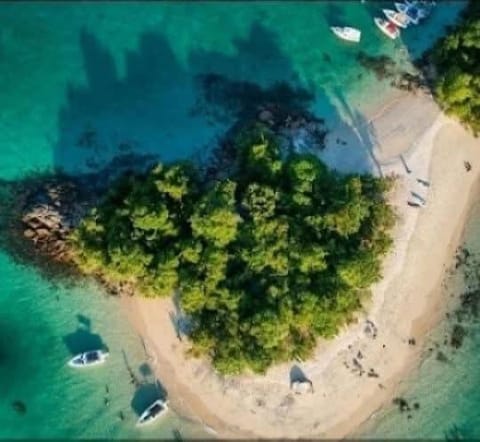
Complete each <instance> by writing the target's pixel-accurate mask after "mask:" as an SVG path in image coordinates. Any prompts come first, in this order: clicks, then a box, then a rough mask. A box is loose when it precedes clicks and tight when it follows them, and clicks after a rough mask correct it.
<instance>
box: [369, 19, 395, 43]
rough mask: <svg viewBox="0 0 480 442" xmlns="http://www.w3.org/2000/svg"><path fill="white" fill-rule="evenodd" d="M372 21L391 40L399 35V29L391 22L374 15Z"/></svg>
mask: <svg viewBox="0 0 480 442" xmlns="http://www.w3.org/2000/svg"><path fill="white" fill-rule="evenodd" d="M374 21H375V24H376V25H377V26H378V28H379V29H380V30H381V31H382V32H383V33H384V34H385V35H386V36H387V37H390V38H391V39H392V40H395V39H396V38H397V37H398V36H399V35H400V29H398V28H397V27H396V26H395V25H394V24H393V23H392V22H390V21H388V20H384V19H383V18H379V17H375V18H374Z"/></svg>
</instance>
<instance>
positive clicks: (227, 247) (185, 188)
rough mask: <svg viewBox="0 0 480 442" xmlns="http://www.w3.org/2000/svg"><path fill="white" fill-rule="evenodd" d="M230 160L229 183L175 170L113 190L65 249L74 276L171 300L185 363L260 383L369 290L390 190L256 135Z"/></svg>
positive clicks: (334, 325) (325, 333)
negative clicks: (196, 361)
mask: <svg viewBox="0 0 480 442" xmlns="http://www.w3.org/2000/svg"><path fill="white" fill-rule="evenodd" d="M236 152H237V158H236V159H235V160H234V161H235V167H234V170H235V172H234V173H232V175H231V176H229V177H228V178H225V179H222V180H217V181H214V182H206V181H205V180H202V179H201V175H200V173H199V172H198V171H197V170H196V169H195V168H194V167H193V166H192V165H190V164H186V163H176V164H172V165H168V166H164V165H158V166H157V167H155V168H153V169H152V170H150V171H149V173H147V174H145V175H137V176H129V177H124V178H123V179H122V180H121V181H119V182H118V183H117V184H116V185H115V186H114V187H113V188H112V189H111V191H110V193H109V194H108V196H107V197H106V199H105V200H104V202H103V203H102V204H101V205H99V206H98V207H97V208H96V209H95V210H93V211H92V213H91V214H90V215H89V216H88V217H87V218H86V219H84V220H83V222H82V223H81V225H80V226H79V228H78V229H77V230H76V231H75V233H74V235H73V238H72V243H73V247H74V250H75V251H76V253H75V261H76V263H77V264H78V266H79V267H80V268H81V269H82V270H83V271H85V272H87V273H100V274H102V276H103V277H105V278H106V279H107V280H113V281H129V282H132V283H134V284H135V286H136V287H137V288H138V290H139V291H140V292H141V293H143V294H144V295H145V296H168V295H172V293H174V292H175V291H177V292H178V294H179V299H180V303H181V307H182V309H183V310H184V312H185V313H186V314H187V315H188V317H189V318H190V319H191V327H192V329H191V334H190V338H191V341H192V353H193V354H194V355H208V356H209V357H211V359H212V361H213V363H214V365H215V367H216V368H217V369H218V370H219V371H220V372H222V373H239V372H241V371H243V370H245V369H252V370H254V371H256V372H263V371H264V370H265V369H266V368H267V367H268V366H269V365H271V364H272V363H274V362H278V361H285V360H290V359H292V358H301V359H304V358H307V357H308V356H309V355H310V354H311V352H312V350H313V348H314V346H315V342H316V338H317V337H320V336H322V337H332V336H333V335H335V333H336V332H337V331H338V328H339V327H340V326H341V325H342V324H344V323H345V322H346V321H348V320H349V319H351V317H352V313H353V312H354V311H355V310H356V309H358V308H359V306H360V302H361V299H362V296H364V295H365V294H366V293H367V290H366V289H367V288H368V286H369V285H371V284H372V283H373V282H375V281H377V280H378V279H379V277H380V264H381V257H382V256H383V255H384V254H385V253H386V251H387V250H388V248H389V246H390V245H391V238H390V236H389V230H390V228H391V227H392V225H393V223H394V215H393V212H392V210H391V208H390V206H389V205H388V204H387V203H386V202H385V200H384V194H385V192H386V191H387V190H388V189H389V187H390V185H391V180H389V179H378V178H374V177H371V176H358V175H349V176H341V175H339V174H337V173H335V172H332V171H329V170H327V168H326V166H325V165H324V164H323V163H322V162H321V161H320V160H319V159H318V158H317V157H315V156H313V155H299V154H293V153H291V154H288V155H286V154H282V152H281V151H280V149H279V146H278V144H277V143H276V140H275V139H274V138H273V137H272V136H267V135H266V134H265V133H264V131H263V129H261V128H259V127H257V128H255V129H253V130H250V131H248V132H244V133H243V134H242V135H241V136H239V137H238V139H237V141H236Z"/></svg>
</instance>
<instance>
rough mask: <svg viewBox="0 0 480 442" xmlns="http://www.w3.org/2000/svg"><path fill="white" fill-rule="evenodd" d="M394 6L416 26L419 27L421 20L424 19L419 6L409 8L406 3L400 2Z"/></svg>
mask: <svg viewBox="0 0 480 442" xmlns="http://www.w3.org/2000/svg"><path fill="white" fill-rule="evenodd" d="M394 4H395V8H396V10H397V11H398V12H403V13H404V14H406V15H407V16H408V18H409V19H410V21H411V22H412V23H413V24H414V25H418V24H419V23H420V19H422V18H424V14H423V13H421V12H420V9H419V8H418V7H417V6H409V5H406V4H405V3H399V2H395V3H394Z"/></svg>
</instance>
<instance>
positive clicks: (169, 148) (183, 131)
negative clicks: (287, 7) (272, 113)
mask: <svg viewBox="0 0 480 442" xmlns="http://www.w3.org/2000/svg"><path fill="white" fill-rule="evenodd" d="M79 42H80V47H81V52H82V55H83V64H84V67H85V78H86V83H85V84H77V83H76V82H72V83H70V84H69V85H68V87H67V88H66V94H65V103H64V105H63V106H62V108H61V109H60V111H59V113H58V135H57V137H56V141H55V144H54V163H55V169H56V171H63V172H64V174H65V175H66V176H75V177H76V179H78V180H80V181H79V182H80V183H81V187H85V188H86V189H88V191H89V192H90V191H91V190H92V189H96V190H98V196H99V197H100V196H101V193H102V192H104V191H106V190H107V189H108V184H109V182H110V181H111V180H113V179H115V178H116V177H117V176H118V175H119V174H121V173H126V171H135V170H139V169H143V168H145V167H146V166H145V165H146V164H152V163H153V162H154V161H157V160H161V161H164V162H169V161H172V160H177V159H185V158H188V159H195V160H197V159H202V157H205V158H207V159H208V157H209V153H210V152H211V151H212V150H213V149H214V148H216V147H217V146H218V145H219V144H220V141H221V140H222V139H223V137H224V136H225V134H226V133H227V135H228V133H229V129H231V128H232V127H234V126H235V124H237V123H240V124H242V123H243V122H244V119H246V120H248V119H250V118H254V117H255V116H256V113H257V112H258V110H259V107H260V106H262V105H266V104H267V105H274V106H280V107H283V108H286V109H288V110H289V111H292V112H295V111H298V110H312V109H315V110H316V109H320V110H321V114H319V115H318V116H319V117H327V116H328V121H334V122H342V124H343V128H342V132H343V133H349V134H353V133H354V132H355V130H354V127H353V126H354V125H358V124H360V125H363V123H364V122H363V121H362V115H360V114H359V113H358V112H357V113H356V114H355V113H354V111H351V115H353V116H354V118H352V119H351V120H352V121H350V122H348V121H346V120H344V119H343V117H342V115H341V114H340V110H341V108H342V106H343V108H348V109H349V107H348V104H346V99H345V98H344V97H342V98H343V101H344V103H343V105H342V104H339V103H338V100H337V103H335V102H333V101H332V98H335V97H331V96H329V95H328V94H327V93H325V91H323V90H318V88H317V89H316V88H315V87H313V86H312V84H307V81H305V80H301V77H300V75H299V74H298V72H297V71H296V69H295V68H294V67H293V64H292V61H291V59H290V57H289V55H288V54H287V53H285V52H284V51H283V50H282V49H281V47H280V45H279V42H278V37H277V36H276V35H275V34H274V33H273V32H271V31H269V30H268V29H266V28H265V27H264V26H262V24H260V23H258V22H255V23H253V24H252V26H251V28H250V31H249V33H248V34H247V36H246V37H245V38H242V39H236V40H234V41H233V51H232V52H231V53H228V54H225V53H221V52H217V51H206V50H203V49H192V51H191V52H190V53H189V54H188V55H187V57H186V63H184V62H180V61H179V59H178V57H177V56H176V54H175V53H174V51H173V49H172V47H171V46H170V44H169V42H168V40H167V38H166V37H165V36H164V35H162V34H160V33H158V32H144V33H142V34H141V35H140V37H139V42H138V46H137V47H136V48H135V49H133V50H129V51H127V52H126V53H125V74H124V75H120V73H119V72H118V69H117V67H116V65H115V61H114V58H113V55H112V53H111V52H110V51H109V50H108V49H107V48H106V47H105V46H104V45H102V43H101V42H100V41H99V40H98V39H97V38H96V36H95V34H94V33H93V32H91V31H89V30H87V29H83V30H82V32H81V33H80V36H79ZM328 129H329V127H327V130H328ZM371 135H372V134H371V133H369V132H368V131H364V132H363V133H360V136H357V137H356V138H354V137H353V135H352V136H351V137H350V138H352V139H353V140H354V145H353V146H350V148H351V150H349V155H344V150H342V149H343V148H342V147H341V146H340V145H339V146H336V145H335V144H334V143H333V144H334V145H333V146H332V147H330V148H329V149H327V150H326V151H325V152H323V153H322V152H315V153H320V155H321V156H322V158H323V159H324V160H325V161H326V163H327V164H328V165H329V166H332V167H335V168H337V166H338V165H340V166H341V165H342V164H343V163H348V164H350V163H349V161H347V160H348V158H349V157H350V155H353V154H354V157H355V162H354V164H353V166H354V167H352V168H346V170H341V168H339V170H340V171H345V172H352V171H357V170H359V169H360V170H362V171H363V170H365V171H369V170H374V168H375V165H374V164H373V165H372V158H371V153H370V152H369V150H368V149H366V148H365V147H364V146H368V145H369V144H371V140H370V139H369V137H371ZM307 147H308V146H307ZM346 158H347V160H346ZM8 184H12V183H8ZM10 187H12V188H13V189H22V187H23V182H22V180H19V181H16V182H14V183H13V186H10ZM17 224H18V225H19V229H21V227H22V226H21V223H18V220H17ZM20 236H23V231H20ZM0 245H1V246H3V244H0ZM8 247H10V245H8V244H7V245H6V248H7V250H8ZM14 247H15V246H12V251H13V248H14Z"/></svg>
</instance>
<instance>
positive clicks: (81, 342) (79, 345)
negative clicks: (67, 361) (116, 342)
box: [63, 314, 108, 355]
mask: <svg viewBox="0 0 480 442" xmlns="http://www.w3.org/2000/svg"><path fill="white" fill-rule="evenodd" d="M77 321H78V324H77V329H76V330H75V331H74V332H72V333H70V334H68V335H66V336H64V337H63V342H64V344H65V345H66V347H67V349H68V351H69V352H70V353H71V354H72V355H76V354H78V353H83V352H86V351H90V350H97V349H103V350H108V347H107V346H106V344H105V343H104V342H103V339H102V337H101V336H100V335H99V334H97V333H93V332H92V324H91V320H90V318H88V317H86V316H84V315H82V314H78V315H77Z"/></svg>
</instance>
